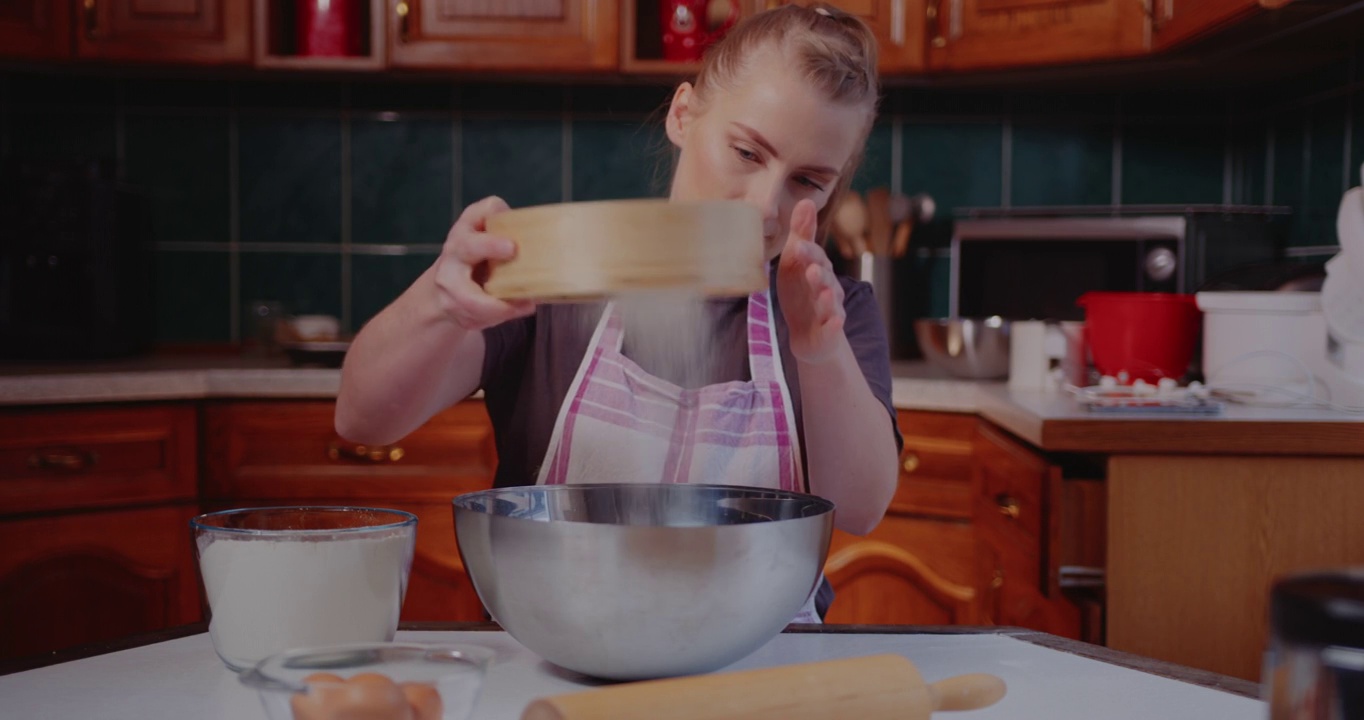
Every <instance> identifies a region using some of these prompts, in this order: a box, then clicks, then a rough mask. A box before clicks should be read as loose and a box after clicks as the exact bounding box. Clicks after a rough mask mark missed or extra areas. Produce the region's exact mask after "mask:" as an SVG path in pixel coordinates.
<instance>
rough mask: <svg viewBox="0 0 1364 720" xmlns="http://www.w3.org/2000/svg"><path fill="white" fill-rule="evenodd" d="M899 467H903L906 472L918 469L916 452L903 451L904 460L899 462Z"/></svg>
mask: <svg viewBox="0 0 1364 720" xmlns="http://www.w3.org/2000/svg"><path fill="white" fill-rule="evenodd" d="M900 467H902V468H904V469H905V472H906V473H912V472H914V471H915V470H918V469H919V456H918V454H916V453H912V452H910V453H905V460H904V462H902V463H900Z"/></svg>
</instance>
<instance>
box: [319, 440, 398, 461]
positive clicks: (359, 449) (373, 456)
mask: <svg viewBox="0 0 1364 720" xmlns="http://www.w3.org/2000/svg"><path fill="white" fill-rule="evenodd" d="M406 454H407V452H406V451H405V450H403V449H402V446H400V445H373V446H371V445H359V444H352V443H347V442H342V441H340V440H333V441H331V442H330V443H327V457H329V458H331V459H332V460H358V461H362V462H372V463H384V462H398V461H399V460H402V459H403V456H404V455H406Z"/></svg>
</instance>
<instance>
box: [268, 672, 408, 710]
mask: <svg viewBox="0 0 1364 720" xmlns="http://www.w3.org/2000/svg"><path fill="white" fill-rule="evenodd" d="M319 675H322V673H319ZM310 677H316V676H310ZM332 677H335V676H332ZM328 679H329V678H328ZM337 679H338V680H339V679H340V678H337ZM289 706H290V708H291V709H292V710H293V712H294V720H414V716H413V708H412V706H411V705H409V704H408V701H407V696H406V695H405V694H404V693H403V690H402V689H400V688H399V687H398V685H397V683H395V682H393V681H392V680H390V679H389V678H388V677H386V676H384V675H380V674H378V673H361V674H359V675H356V676H354V677H352V678H350V679H349V680H346V681H344V682H343V683H342V684H340V685H330V684H328V683H327V682H325V681H319V682H318V683H317V684H315V685H312V686H310V687H309V691H308V692H307V693H306V694H298V695H295V696H294V697H293V698H292V699H290V702H289Z"/></svg>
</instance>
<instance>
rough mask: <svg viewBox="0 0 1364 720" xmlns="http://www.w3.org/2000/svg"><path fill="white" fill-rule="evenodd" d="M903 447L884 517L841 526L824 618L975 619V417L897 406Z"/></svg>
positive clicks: (870, 621)
mask: <svg viewBox="0 0 1364 720" xmlns="http://www.w3.org/2000/svg"><path fill="white" fill-rule="evenodd" d="M896 419H897V422H898V423H899V425H900V433H901V435H902V436H903V437H904V440H905V444H904V449H903V450H902V451H901V453H900V477H899V486H898V487H897V488H896V493H895V496H894V498H893V499H892V500H891V504H890V508H889V509H888V510H887V512H886V517H885V518H884V519H883V520H882V521H881V523H880V525H878V526H877V527H876V529H875V530H873V531H872V532H871V533H870V534H869V535H868V536H866V537H856V536H853V535H849V534H847V533H843V532H837V531H836V532H835V533H834V537H833V540H832V542H831V543H830V548H829V557H828V560H827V562H826V563H825V567H824V571H825V574H826V576H827V577H828V578H829V582H830V584H831V585H832V586H833V588H834V593H835V595H836V597H835V598H834V603H833V605H832V606H831V607H830V609H829V614H828V617H826V618H825V621H826V622H831V623H854V624H864V625H893V624H918V625H969V624H975V622H976V620H977V614H978V612H977V599H978V595H979V594H978V593H977V591H976V590H975V589H974V584H975V583H974V580H975V562H976V561H975V555H976V549H975V533H974V530H973V528H972V526H971V490H970V488H971V457H972V440H973V438H974V437H975V432H976V424H977V420H976V417H975V416H974V415H968V414H956V413H939V412H916V411H909V410H901V411H899V412H898V413H897V418H896Z"/></svg>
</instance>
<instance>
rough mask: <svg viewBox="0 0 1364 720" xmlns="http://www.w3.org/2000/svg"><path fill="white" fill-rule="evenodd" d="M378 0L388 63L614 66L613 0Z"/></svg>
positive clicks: (616, 17) (553, 68) (560, 68)
mask: <svg viewBox="0 0 1364 720" xmlns="http://www.w3.org/2000/svg"><path fill="white" fill-rule="evenodd" d="M384 1H385V2H388V3H389V8H390V13H389V22H388V28H389V38H388V40H389V42H388V45H389V63H390V65H391V66H392V67H400V68H422V69H435V70H443V69H449V70H505V71H531V72H551V73H552V72H583V71H606V70H614V69H616V67H617V63H618V57H617V48H618V47H619V45H618V43H619V38H618V33H619V27H620V11H619V6H618V5H617V3H616V1H615V0H517V1H516V2H500V1H499V0H384Z"/></svg>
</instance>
